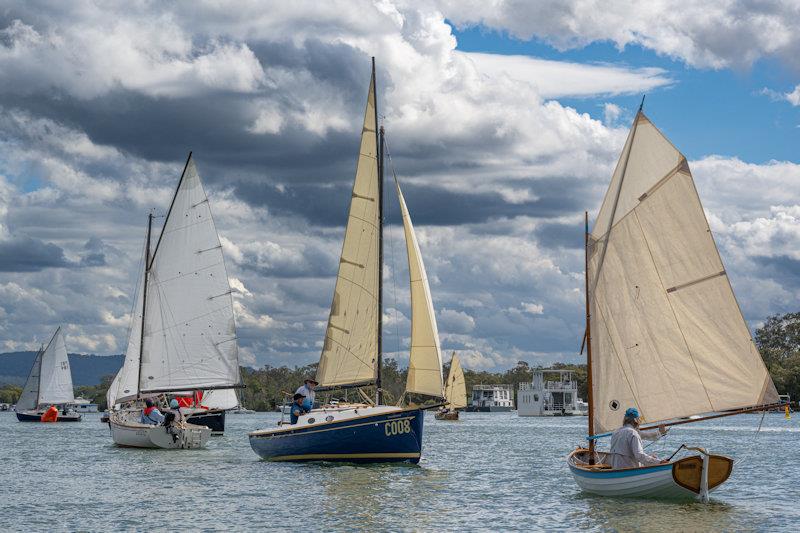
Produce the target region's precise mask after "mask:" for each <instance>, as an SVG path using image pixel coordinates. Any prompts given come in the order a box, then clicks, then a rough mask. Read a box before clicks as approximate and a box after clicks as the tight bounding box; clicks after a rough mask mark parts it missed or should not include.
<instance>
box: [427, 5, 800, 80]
mask: <svg viewBox="0 0 800 533" xmlns="http://www.w3.org/2000/svg"><path fill="white" fill-rule="evenodd" d="M439 6H440V7H441V9H442V10H443V12H444V13H445V15H446V16H447V18H448V19H449V20H452V21H453V22H455V23H456V24H457V25H460V26H471V25H476V24H481V25H484V26H486V27H489V28H494V29H498V30H503V31H506V32H508V33H509V34H511V35H512V36H514V37H517V38H519V39H524V40H527V39H531V38H533V37H537V38H539V39H542V40H544V41H546V42H548V43H550V44H552V45H553V46H555V47H556V48H559V49H562V50H564V49H569V48H579V47H583V46H586V45H587V44H590V43H593V42H600V41H611V42H613V43H614V44H615V45H616V46H617V47H619V48H624V47H625V46H629V45H639V46H642V47H644V48H649V49H651V50H654V51H655V52H657V53H659V54H663V55H665V56H669V57H673V58H676V59H679V60H681V61H684V62H686V63H687V64H689V65H691V66H694V67H710V68H717V69H719V68H725V67H740V68H742V67H749V66H750V65H752V64H753V63H754V62H755V61H756V60H758V59H760V58H762V57H767V56H777V57H780V58H782V59H783V60H785V61H787V62H789V63H790V64H794V65H795V66H796V67H800V63H798V62H797V61H798V58H797V54H796V51H797V49H798V46H800V31H798V30H800V5H798V4H797V2H794V1H792V0H782V1H777V2H772V3H770V4H769V5H768V6H767V5H765V4H764V3H760V2H705V3H697V2H693V1H691V0H679V1H677V2H676V1H674V0H672V1H667V0H654V1H650V2H645V3H641V2H638V3H636V4H635V6H634V5H633V4H632V3H631V2H629V1H626V0H612V1H608V0H589V1H580V0H569V1H560V0H547V1H544V2H526V1H524V0H499V1H497V2H482V1H480V0H468V1H463V0H442V1H440V2H439Z"/></svg>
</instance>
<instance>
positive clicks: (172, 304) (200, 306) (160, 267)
mask: <svg viewBox="0 0 800 533" xmlns="http://www.w3.org/2000/svg"><path fill="white" fill-rule="evenodd" d="M146 279H147V296H146V302H147V303H146V308H144V300H145V296H144V290H143V289H144V286H143V284H144V282H142V286H140V288H139V290H138V291H137V297H136V305H135V310H134V314H133V316H132V319H131V320H132V325H131V331H130V334H129V338H128V347H127V350H126V353H125V363H124V365H123V367H122V369H120V371H119V373H118V374H117V376H116V377H115V379H114V382H113V383H112V385H111V387H110V388H109V393H108V403H109V407H112V406H114V405H115V404H119V403H122V402H124V401H126V400H130V399H133V398H136V397H137V396H138V395H139V394H153V393H158V392H180V391H188V390H200V389H214V388H225V387H234V386H236V385H238V384H240V383H241V378H240V374H239V357H238V344H237V342H236V326H235V322H234V314H233V300H232V296H231V289H230V285H229V282H228V275H227V272H226V269H225V261H224V258H223V254H222V245H221V243H220V240H219V236H218V234H217V230H216V227H215V225H214V221H213V219H212V216H211V208H210V207H209V203H208V197H207V196H206V193H205V190H204V189H203V184H202V182H201V180H200V176H199V175H198V173H197V169H196V167H195V164H194V161H193V160H192V158H191V156H190V157H189V160H188V162H187V164H186V168H185V170H184V173H183V175H182V177H181V181H180V183H179V185H178V189H177V191H176V192H175V197H174V199H173V201H172V205H171V206H170V210H169V212H168V214H167V219H166V221H165V222H164V227H163V229H162V231H161V236H160V237H159V241H158V243H157V245H156V249H155V251H154V252H153V258H152V260H151V262H150V269H149V271H148V273H147V276H146ZM142 316H144V319H143V318H142ZM142 328H144V336H143V338H144V345H143V347H142V346H141V345H140V343H141V340H140V338H141V334H142ZM140 353H141V358H140Z"/></svg>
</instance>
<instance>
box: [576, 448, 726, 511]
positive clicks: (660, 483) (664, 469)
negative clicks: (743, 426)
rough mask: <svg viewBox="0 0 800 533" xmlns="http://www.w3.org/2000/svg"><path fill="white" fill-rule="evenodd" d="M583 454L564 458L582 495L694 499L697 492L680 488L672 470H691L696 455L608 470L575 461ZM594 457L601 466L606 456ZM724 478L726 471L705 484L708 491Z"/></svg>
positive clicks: (601, 453) (719, 483)
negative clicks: (643, 465) (715, 479)
mask: <svg viewBox="0 0 800 533" xmlns="http://www.w3.org/2000/svg"><path fill="white" fill-rule="evenodd" d="M586 455H587V454H585V453H583V452H582V451H576V452H573V453H571V454H570V455H569V457H568V458H567V464H568V465H569V468H570V471H571V472H572V477H573V478H575V483H577V484H578V486H579V487H580V488H581V490H583V491H584V492H588V493H590V494H596V495H598V496H611V497H627V498H664V499H674V498H683V499H692V498H697V497H698V494H699V491H694V490H690V489H689V488H686V487H685V486H681V485H680V484H679V483H678V481H677V480H676V475H675V469H681V468H682V466H686V467H693V466H694V464H695V463H693V462H692V461H693V460H694V459H696V456H694V457H684V458H681V459H678V460H675V461H673V462H670V463H665V464H661V465H653V466H646V467H642V468H624V469H619V470H611V469H591V468H587V465H586V463H585V462H583V461H582V460H581V459H580V458H579V457H583V458H585V457H586ZM576 456H579V457H576ZM597 456H598V462H601V463H602V462H603V461H605V459H606V454H605V453H603V452H598V453H597ZM713 457H716V458H719V459H717V460H720V461H730V459H729V458H727V457H722V456H713ZM688 463H692V464H688ZM731 465H732V462H731ZM728 475H730V470H729V471H728V474H727V475H724V477H723V478H721V479H719V480H717V481H714V484H713V485H709V487H708V491H709V492H711V491H713V490H714V489H715V488H717V487H718V486H719V485H721V484H722V483H723V482H724V481H725V480H726V479H727V478H728Z"/></svg>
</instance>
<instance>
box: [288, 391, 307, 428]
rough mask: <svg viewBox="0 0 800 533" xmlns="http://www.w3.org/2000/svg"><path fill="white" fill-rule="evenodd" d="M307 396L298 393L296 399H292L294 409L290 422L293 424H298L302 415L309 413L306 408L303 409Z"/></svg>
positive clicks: (290, 412)
mask: <svg viewBox="0 0 800 533" xmlns="http://www.w3.org/2000/svg"><path fill="white" fill-rule="evenodd" d="M305 398H306V397H305V396H304V395H302V394H300V393H299V392H296V393H295V394H294V397H293V398H292V407H291V410H290V411H289V422H290V423H292V424H297V420H298V419H299V418H300V415H302V414H303V413H305V412H307V411H306V410H305V408H303V400H305Z"/></svg>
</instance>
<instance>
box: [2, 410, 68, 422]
mask: <svg viewBox="0 0 800 533" xmlns="http://www.w3.org/2000/svg"><path fill="white" fill-rule="evenodd" d="M42 414H43V413H37V412H36V411H21V412H18V413H17V420H19V421H20V422H41V421H42ZM80 421H81V415H79V414H78V413H67V414H66V415H62V414H61V413H59V414H58V420H56V422H80ZM47 423H48V424H52V422H47Z"/></svg>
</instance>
